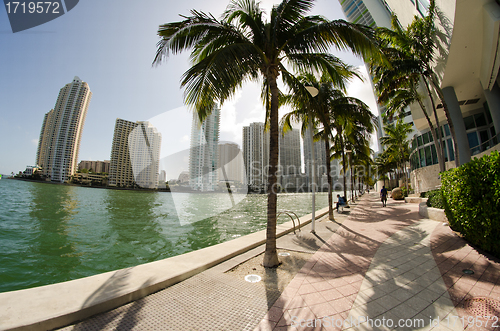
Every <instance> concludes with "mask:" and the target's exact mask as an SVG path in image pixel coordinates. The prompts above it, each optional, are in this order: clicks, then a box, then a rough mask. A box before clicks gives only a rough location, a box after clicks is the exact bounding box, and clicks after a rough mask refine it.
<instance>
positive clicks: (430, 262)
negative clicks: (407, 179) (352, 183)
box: [256, 194, 500, 330]
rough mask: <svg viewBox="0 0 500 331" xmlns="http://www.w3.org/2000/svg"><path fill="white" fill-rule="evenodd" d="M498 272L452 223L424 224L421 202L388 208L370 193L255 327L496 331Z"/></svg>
mask: <svg viewBox="0 0 500 331" xmlns="http://www.w3.org/2000/svg"><path fill="white" fill-rule="evenodd" d="M465 269H469V270H473V271H474V274H472V275H469V274H465V273H464V272H463V271H464V270H465ZM499 275H500V263H499V262H498V260H497V259H492V258H488V257H487V256H486V255H484V254H482V253H480V252H478V251H477V250H475V249H474V248H472V247H471V246H469V245H468V244H467V243H466V242H465V241H464V240H462V239H461V238H459V237H458V236H457V235H456V234H454V233H453V232H452V231H451V230H450V228H449V227H448V226H444V224H442V223H439V222H436V221H432V220H428V219H421V218H420V217H419V215H418V205H417V204H405V203H404V202H396V201H390V202H389V203H388V205H387V207H385V208H383V207H382V206H381V204H380V202H379V201H378V197H377V195H376V194H372V195H370V196H369V197H365V198H364V199H362V200H361V202H360V203H358V206H357V207H356V209H354V210H353V212H352V214H351V215H350V217H349V218H348V219H347V220H346V221H344V222H343V223H342V225H341V226H340V227H339V229H338V230H337V231H336V233H335V234H333V235H332V236H331V238H330V239H329V240H328V241H326V242H325V244H324V245H323V247H321V248H320V250H318V252H317V253H316V254H314V255H313V257H312V258H311V260H310V261H309V262H308V263H307V264H306V265H305V266H304V267H303V268H302V269H301V270H300V271H299V273H298V274H297V275H296V277H295V278H294V279H293V280H292V282H291V283H290V284H289V285H288V287H287V288H286V289H285V291H284V292H283V293H282V295H281V296H280V298H279V299H278V300H277V301H276V302H275V304H274V305H273V307H271V309H270V310H269V312H268V313H267V315H266V316H265V317H264V319H263V320H262V321H261V322H260V324H259V325H258V326H257V327H256V330H341V329H343V330H346V329H352V330H392V329H394V330H430V329H434V330H464V327H465V328H466V329H467V330H491V329H494V328H493V327H492V326H493V324H495V322H496V321H497V320H498V317H500V304H499V301H498V300H499V299H500V298H499V293H500V284H499ZM478 297H479V298H478ZM464 307H466V308H464ZM475 314H476V315H475ZM477 314H479V315H481V314H483V315H484V314H489V315H491V318H490V319H488V318H485V317H479V316H478V315H477ZM486 321H488V322H489V325H488V326H486V323H485V322H486ZM480 324H481V325H480ZM496 325H498V326H499V328H498V329H499V330H500V321H499V322H498V323H496Z"/></svg>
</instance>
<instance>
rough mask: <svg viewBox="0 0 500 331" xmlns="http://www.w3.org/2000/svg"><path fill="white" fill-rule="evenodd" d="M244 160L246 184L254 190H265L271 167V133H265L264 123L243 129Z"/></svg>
mask: <svg viewBox="0 0 500 331" xmlns="http://www.w3.org/2000/svg"><path fill="white" fill-rule="evenodd" d="M243 160H244V164H245V173H246V184H247V185H249V186H250V187H251V188H252V189H258V190H264V189H265V188H266V185H267V175H268V174H267V168H268V165H269V131H266V132H264V123H259V122H255V123H251V124H250V125H249V126H245V127H243Z"/></svg>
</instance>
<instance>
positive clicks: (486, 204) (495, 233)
mask: <svg viewBox="0 0 500 331" xmlns="http://www.w3.org/2000/svg"><path fill="white" fill-rule="evenodd" d="M441 191H442V195H443V203H444V210H445V213H446V216H447V217H448V221H449V223H450V226H451V228H452V229H453V230H455V231H458V232H460V233H461V234H462V235H463V236H464V238H465V239H467V240H468V241H469V242H471V243H472V244H474V245H477V246H479V247H480V248H482V249H484V250H486V251H488V252H491V253H493V254H494V255H495V256H497V257H500V245H499V243H500V154H499V153H498V151H494V152H492V153H491V154H490V155H489V156H484V157H482V158H481V159H474V160H472V161H471V162H469V163H466V164H464V165H462V166H460V167H459V168H456V169H452V170H449V171H447V172H445V173H443V174H442V180H441Z"/></svg>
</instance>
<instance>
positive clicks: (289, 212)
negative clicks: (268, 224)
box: [276, 210, 300, 234]
mask: <svg viewBox="0 0 500 331" xmlns="http://www.w3.org/2000/svg"><path fill="white" fill-rule="evenodd" d="M281 214H285V215H287V216H288V217H290V219H291V220H292V223H293V233H294V234H297V233H296V232H295V220H294V219H293V217H292V215H290V214H293V215H294V216H295V217H296V218H297V223H298V224H299V227H298V229H299V231H300V219H299V217H298V216H297V214H295V213H294V212H293V211H290V210H282V211H280V212H279V213H278V215H276V219H278V218H279V217H280V215H281Z"/></svg>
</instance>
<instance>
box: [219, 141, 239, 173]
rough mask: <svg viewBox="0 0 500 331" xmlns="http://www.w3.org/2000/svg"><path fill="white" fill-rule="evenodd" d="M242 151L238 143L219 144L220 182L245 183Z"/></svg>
mask: <svg viewBox="0 0 500 331" xmlns="http://www.w3.org/2000/svg"><path fill="white" fill-rule="evenodd" d="M242 159H243V158H242V156H241V149H240V147H239V146H238V144H236V143H232V142H221V143H220V144H219V180H220V181H232V182H239V183H242V182H243V162H242Z"/></svg>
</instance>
